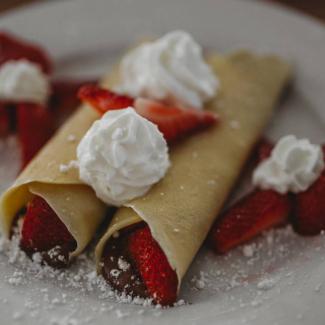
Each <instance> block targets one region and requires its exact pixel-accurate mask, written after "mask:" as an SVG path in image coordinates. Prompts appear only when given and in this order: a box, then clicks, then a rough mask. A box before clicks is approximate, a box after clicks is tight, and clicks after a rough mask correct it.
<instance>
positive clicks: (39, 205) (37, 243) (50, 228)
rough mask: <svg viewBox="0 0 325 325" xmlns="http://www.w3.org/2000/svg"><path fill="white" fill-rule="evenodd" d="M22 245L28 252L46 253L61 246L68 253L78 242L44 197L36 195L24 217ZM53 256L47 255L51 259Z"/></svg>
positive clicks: (64, 252)
mask: <svg viewBox="0 0 325 325" xmlns="http://www.w3.org/2000/svg"><path fill="white" fill-rule="evenodd" d="M23 218H24V219H23V224H22V230H21V241H20V245H21V247H22V249H23V250H24V251H26V253H27V254H33V253H34V252H41V253H45V252H48V251H49V250H51V249H54V248H57V247H59V248H60V251H61V253H62V254H64V255H66V257H67V255H68V253H69V252H70V251H72V250H73V249H74V248H75V246H76V242H75V240H74V238H73V237H72V235H71V234H70V232H69V231H68V229H67V228H66V226H65V225H64V224H63V223H62V221H61V220H60V219H59V217H58V216H57V215H56V213H55V212H54V211H53V210H52V209H51V207H50V206H49V205H48V204H47V203H46V201H45V200H44V199H42V198H41V197H39V196H35V197H34V198H33V200H32V201H31V202H30V203H29V204H28V205H27V211H26V214H25V216H24V217H23ZM50 258H51V256H46V259H47V260H50Z"/></svg>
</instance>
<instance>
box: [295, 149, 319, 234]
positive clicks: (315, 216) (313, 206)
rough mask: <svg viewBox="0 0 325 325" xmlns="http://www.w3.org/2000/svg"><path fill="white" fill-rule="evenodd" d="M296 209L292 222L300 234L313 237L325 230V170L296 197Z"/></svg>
mask: <svg viewBox="0 0 325 325" xmlns="http://www.w3.org/2000/svg"><path fill="white" fill-rule="evenodd" d="M324 149H325V147H323V150H324ZM294 208H295V210H294V212H295V213H294V216H293V220H292V222H293V226H294V229H295V230H296V231H297V232H298V233H299V234H301V235H306V236H308V235H309V236H312V235H318V234H319V233H320V232H321V231H322V230H325V170H324V171H323V172H322V174H321V175H320V177H319V178H318V179H317V180H316V181H315V182H314V183H313V184H312V185H311V186H310V187H309V188H308V189H307V190H306V191H304V192H301V193H297V194H296V195H295V196H294Z"/></svg>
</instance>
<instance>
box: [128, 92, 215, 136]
mask: <svg viewBox="0 0 325 325" xmlns="http://www.w3.org/2000/svg"><path fill="white" fill-rule="evenodd" d="M134 108H135V110H136V112H137V113H138V114H139V115H141V116H142V117H144V118H146V119H148V120H149V121H151V122H152V123H154V124H156V125H157V126H158V128H159V130H160V132H161V133H162V134H163V135H164V137H165V139H166V141H167V142H172V141H175V140H178V139H179V138H182V137H183V136H185V135H187V134H189V133H191V132H194V131H197V130H200V129H204V128H206V127H208V126H211V125H213V124H215V123H216V121H217V117H216V115H215V114H213V113H211V112H207V111H198V110H196V109H190V108H189V109H181V108H178V107H170V106H167V105H164V104H161V103H159V102H156V101H153V100H149V99H144V98H138V99H136V100H135V103H134Z"/></svg>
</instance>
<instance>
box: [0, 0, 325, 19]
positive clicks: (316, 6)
mask: <svg viewBox="0 0 325 325" xmlns="http://www.w3.org/2000/svg"><path fill="white" fill-rule="evenodd" d="M42 1H47V0H0V11H5V10H11V9H14V8H16V7H18V6H21V5H24V4H28V3H32V2H42ZM256 1H270V2H278V3H282V4H284V5H285V6H289V7H293V8H296V9H298V10H300V11H302V12H304V13H306V14H309V15H312V16H314V17H317V18H319V19H321V20H323V21H325V0H256Z"/></svg>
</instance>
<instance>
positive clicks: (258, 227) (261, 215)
mask: <svg viewBox="0 0 325 325" xmlns="http://www.w3.org/2000/svg"><path fill="white" fill-rule="evenodd" d="M290 210H291V202H290V198H289V196H288V195H281V194H279V193H277V192H275V191H271V190H266V191H259V190H257V191H254V192H252V193H250V194H249V195H247V196H245V197H244V198H242V199H241V200H240V201H239V202H238V203H236V204H235V205H234V206H232V207H230V209H229V210H228V211H226V212H225V214H224V215H223V216H221V217H220V218H219V219H217V221H216V223H215V224H214V225H213V227H212V229H211V232H210V234H209V238H208V240H209V242H210V244H211V246H212V248H213V249H214V250H215V251H216V252H217V253H220V254H223V253H226V252H228V251H229V250H231V249H232V248H234V247H236V246H238V245H240V244H243V243H245V242H247V241H249V240H251V239H252V238H254V237H256V236H257V235H259V234H260V233H261V232H263V231H265V230H267V229H269V228H271V227H274V226H279V225H283V224H285V223H286V222H287V219H288V217H289V214H290Z"/></svg>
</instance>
